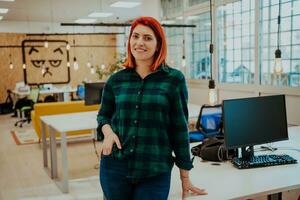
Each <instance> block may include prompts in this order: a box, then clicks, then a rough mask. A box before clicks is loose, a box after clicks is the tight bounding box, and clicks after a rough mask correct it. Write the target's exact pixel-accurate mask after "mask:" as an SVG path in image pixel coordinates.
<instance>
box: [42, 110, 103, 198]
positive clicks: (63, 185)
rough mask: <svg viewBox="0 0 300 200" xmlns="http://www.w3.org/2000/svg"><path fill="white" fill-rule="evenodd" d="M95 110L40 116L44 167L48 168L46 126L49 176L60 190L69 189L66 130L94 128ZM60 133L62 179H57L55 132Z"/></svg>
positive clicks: (95, 122)
mask: <svg viewBox="0 0 300 200" xmlns="http://www.w3.org/2000/svg"><path fill="white" fill-rule="evenodd" d="M97 114H98V112H97V111H90V112H77V113H68V114H60V115H48V116H42V117H41V125H42V126H41V127H42V148H43V162H44V167H45V168H48V158H47V143H46V127H48V130H49V134H50V135H49V138H50V157H51V168H50V173H51V178H53V179H55V183H56V184H57V185H58V187H59V188H60V189H61V191H62V192H64V193H67V192H68V191H69V183H68V180H69V175H68V157H67V138H66V132H68V131H79V130H88V129H92V130H95V129H96V128H97V121H96V119H97ZM56 131H57V132H59V133H60V134H61V153H62V180H61V181H59V180H58V174H57V151H56V137H55V132H56Z"/></svg>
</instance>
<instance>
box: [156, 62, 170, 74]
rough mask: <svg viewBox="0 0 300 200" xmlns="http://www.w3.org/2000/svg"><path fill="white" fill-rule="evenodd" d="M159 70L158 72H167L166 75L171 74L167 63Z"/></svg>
mask: <svg viewBox="0 0 300 200" xmlns="http://www.w3.org/2000/svg"><path fill="white" fill-rule="evenodd" d="M157 70H158V71H164V72H166V73H169V72H170V69H169V66H168V65H167V64H165V63H162V64H161V65H160V66H159V67H158V69H157Z"/></svg>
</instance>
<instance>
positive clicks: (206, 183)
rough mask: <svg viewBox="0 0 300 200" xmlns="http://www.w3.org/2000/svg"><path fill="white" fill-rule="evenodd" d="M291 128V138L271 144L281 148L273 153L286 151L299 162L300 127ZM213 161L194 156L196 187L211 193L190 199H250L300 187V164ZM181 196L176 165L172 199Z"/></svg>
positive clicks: (171, 193) (170, 196)
mask: <svg viewBox="0 0 300 200" xmlns="http://www.w3.org/2000/svg"><path fill="white" fill-rule="evenodd" d="M288 130H289V131H288V132H289V140H287V141H282V142H276V143H273V145H272V146H274V147H278V150H277V151H275V152H273V153H274V154H280V153H286V154H288V155H291V156H292V157H294V158H296V159H297V160H298V162H299V163H300V126H297V127H290V128H289V129H288ZM288 148H289V149H290V150H288ZM293 148H294V150H292V149H293ZM295 149H298V150H295ZM255 153H256V152H255ZM261 153H268V152H267V151H264V152H261ZM212 163H213V162H202V161H201V158H199V157H195V159H194V168H193V169H192V170H191V172H190V178H191V181H192V183H193V184H194V185H195V186H198V187H200V188H204V189H206V191H207V192H208V195H205V196H200V197H199V196H191V197H189V198H188V199H202V200H208V199H209V200H215V199H251V198H254V197H258V196H263V195H269V194H275V193H279V192H283V191H287V190H292V189H296V188H300V164H299V163H298V164H290V165H281V166H271V167H264V168H254V169H244V170H240V169H237V168H235V167H233V165H232V164H231V163H230V162H229V161H227V162H223V163H221V165H219V166H218V165H212ZM180 197H181V181H180V178H179V170H178V168H176V167H174V169H173V172H172V182H171V190H170V195H169V199H180Z"/></svg>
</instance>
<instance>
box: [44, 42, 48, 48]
mask: <svg viewBox="0 0 300 200" xmlns="http://www.w3.org/2000/svg"><path fill="white" fill-rule="evenodd" d="M44 47H45V48H48V47H49V43H48V41H47V40H46V41H45V42H44Z"/></svg>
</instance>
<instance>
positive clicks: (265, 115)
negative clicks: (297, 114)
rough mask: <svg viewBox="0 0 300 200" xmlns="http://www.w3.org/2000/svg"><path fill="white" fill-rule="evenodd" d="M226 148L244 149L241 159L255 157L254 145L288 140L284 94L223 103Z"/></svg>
mask: <svg viewBox="0 0 300 200" xmlns="http://www.w3.org/2000/svg"><path fill="white" fill-rule="evenodd" d="M223 123H224V135H225V146H226V148H227V149H237V148H242V158H244V159H247V158H249V157H251V156H253V146H254V145H259V144H265V143H270V142H276V141H281V140H287V139H288V131H287V118H286V105H285V96H284V95H274V96H261V97H251V98H241V99H230V100H224V101H223Z"/></svg>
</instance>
